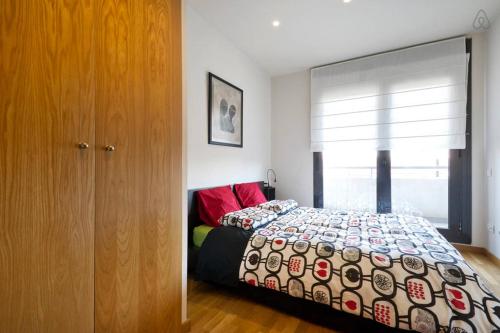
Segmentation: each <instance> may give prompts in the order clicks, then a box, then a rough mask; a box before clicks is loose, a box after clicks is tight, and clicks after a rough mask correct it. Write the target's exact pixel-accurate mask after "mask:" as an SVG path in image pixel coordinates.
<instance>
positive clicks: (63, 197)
mask: <svg viewBox="0 0 500 333" xmlns="http://www.w3.org/2000/svg"><path fill="white" fill-rule="evenodd" d="M93 14H94V8H93V2H92V1H85V0H72V1H29V0H22V1H21V0H2V1H0V78H1V79H0V267H1V269H0V332H91V331H92V330H93V327H94V323H93V319H94V272H93V270H94V261H93V258H94V243H93V241H94V233H93V232H94V227H93V225H94V154H93V151H92V149H88V150H87V151H85V152H81V151H80V150H79V149H78V148H77V143H78V142H79V141H86V142H88V143H89V144H90V145H91V146H92V145H93V140H94V132H93V129H94V118H93V117H94V91H95V86H94V72H95V71H94V58H93V55H94V52H93V49H94V41H93Z"/></svg>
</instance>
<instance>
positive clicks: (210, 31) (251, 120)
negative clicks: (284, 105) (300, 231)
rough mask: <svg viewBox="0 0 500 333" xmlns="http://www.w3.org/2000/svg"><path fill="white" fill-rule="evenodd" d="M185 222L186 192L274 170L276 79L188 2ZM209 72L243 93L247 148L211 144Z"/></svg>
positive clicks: (252, 178) (185, 6)
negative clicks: (273, 95) (273, 88)
mask: <svg viewBox="0 0 500 333" xmlns="http://www.w3.org/2000/svg"><path fill="white" fill-rule="evenodd" d="M183 55H184V56H183V108H184V114H183V127H184V142H183V144H184V147H183V152H184V154H183V163H184V168H183V170H184V175H183V185H184V186H183V192H184V194H183V203H184V209H183V220H184V221H186V219H187V207H186V205H187V195H186V192H187V189H191V188H201V187H210V186H216V185H224V184H233V183H238V182H247V181H257V180H264V178H265V174H266V173H265V172H266V169H268V168H270V166H271V144H270V141H271V127H270V124H271V79H270V77H269V75H268V74H267V73H266V72H264V71H263V70H262V69H261V68H260V67H259V66H258V65H256V64H255V63H254V62H253V60H251V59H250V58H249V57H247V56H246V55H245V54H244V53H242V52H241V51H240V50H239V49H237V48H236V47H235V46H233V45H232V44H231V42H230V41H228V40H227V39H226V38H225V37H223V36H222V35H221V34H220V33H219V32H218V31H216V30H215V29H214V28H213V27H212V26H211V25H209V24H208V23H207V22H206V21H205V20H204V19H203V18H202V17H201V16H200V15H199V14H198V13H197V12H196V11H195V10H194V9H192V8H191V7H190V6H189V5H188V4H187V3H186V2H185V1H183ZM208 72H212V73H214V74H216V75H218V76H220V77H222V78H224V79H225V80H227V81H229V82H231V83H233V84H235V85H236V86H238V87H240V88H241V89H243V91H244V98H243V103H244V104H243V135H244V137H243V148H233V147H223V146H214V145H209V144H208V143H207V142H208V134H207V126H208V125H207V121H208V116H207V112H208V110H207V107H208V106H207V103H208V101H207V90H208V88H207V87H208V79H207V77H208ZM186 226H187V223H186V222H184V223H183V249H184V250H183V253H182V255H183V260H182V262H183V279H182V283H183V284H182V296H183V302H182V320H183V321H184V320H186V319H187V309H186V301H187V227H186Z"/></svg>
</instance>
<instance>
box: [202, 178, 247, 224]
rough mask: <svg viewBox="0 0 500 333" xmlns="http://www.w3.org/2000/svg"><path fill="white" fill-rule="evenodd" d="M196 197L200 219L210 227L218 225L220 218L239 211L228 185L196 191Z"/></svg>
mask: <svg viewBox="0 0 500 333" xmlns="http://www.w3.org/2000/svg"><path fill="white" fill-rule="evenodd" d="M197 196H198V197H197V199H198V213H199V214H200V219H201V220H202V221H203V222H205V224H208V225H210V226H212V227H218V226H219V225H220V223H219V218H220V217H221V216H224V215H225V214H227V213H229V212H234V211H236V210H240V209H241V206H240V204H239V203H238V200H237V199H236V197H235V196H234V193H233V192H232V191H231V186H229V185H227V186H222V187H214V188H211V189H208V190H201V191H198V192H197Z"/></svg>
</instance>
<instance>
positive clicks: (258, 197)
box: [234, 183, 267, 208]
mask: <svg viewBox="0 0 500 333" xmlns="http://www.w3.org/2000/svg"><path fill="white" fill-rule="evenodd" d="M234 191H235V192H236V196H237V197H238V200H239V201H240V204H241V207H243V208H247V207H253V206H257V205H260V204H261V203H264V202H267V199H266V197H265V196H264V193H262V191H261V190H260V186H259V183H245V184H235V185H234Z"/></svg>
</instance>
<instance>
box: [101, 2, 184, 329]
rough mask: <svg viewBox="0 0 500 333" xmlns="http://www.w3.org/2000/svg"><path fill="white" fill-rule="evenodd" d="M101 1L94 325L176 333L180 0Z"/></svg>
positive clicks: (178, 316) (178, 307)
mask: <svg viewBox="0 0 500 333" xmlns="http://www.w3.org/2000/svg"><path fill="white" fill-rule="evenodd" d="M97 3H98V4H97V13H96V17H98V22H97V25H96V41H97V43H96V69H97V71H96V73H97V74H96V85H97V89H96V141H97V142H98V149H97V153H96V174H97V177H96V181H97V182H96V250H95V251H96V332H137V331H141V332H179V331H180V328H181V322H180V321H181V313H180V311H181V215H180V214H181V162H182V158H181V153H182V152H181V148H182V137H181V130H182V128H181V116H182V111H181V53H180V52H181V40H180V38H181V26H180V15H181V13H180V0H130V1H109V0H97ZM108 144H109V145H114V146H115V147H116V150H115V151H114V152H112V153H109V152H105V151H104V150H103V146H104V145H108Z"/></svg>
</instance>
